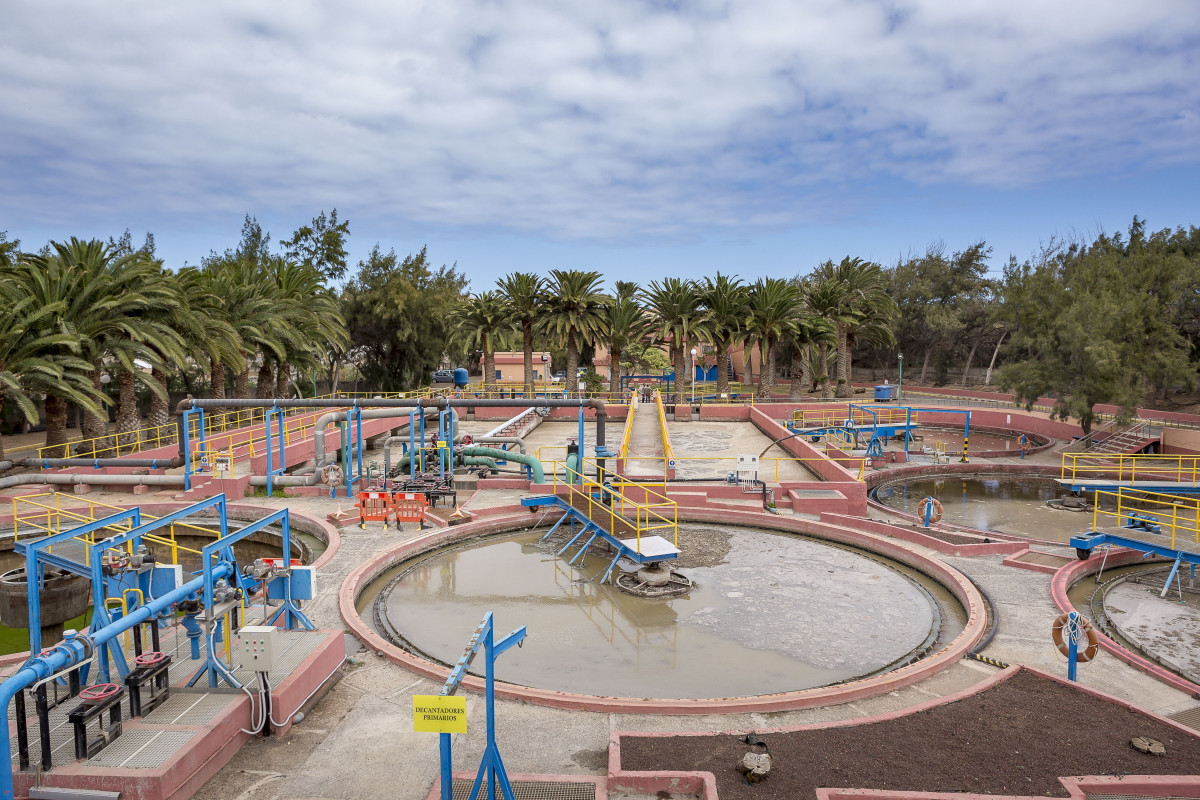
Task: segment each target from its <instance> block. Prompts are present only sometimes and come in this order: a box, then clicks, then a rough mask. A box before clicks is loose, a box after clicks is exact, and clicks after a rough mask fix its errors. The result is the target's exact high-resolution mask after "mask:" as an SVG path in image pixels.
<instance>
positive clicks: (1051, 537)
mask: <svg viewBox="0 0 1200 800" xmlns="http://www.w3.org/2000/svg"><path fill="white" fill-rule="evenodd" d="M871 497H872V498H873V499H875V500H876V501H878V502H879V503H881V504H883V505H885V506H887V507H888V508H891V509H895V510H896V511H902V512H904V513H907V514H912V515H914V516H917V515H919V514H920V513H921V503H922V502H924V500H925V498H926V497H933V498H936V499H937V500H938V501H939V502H940V503H941V504H942V508H943V516H942V522H943V523H945V524H950V525H961V526H963V527H967V528H975V529H977V530H983V531H995V532H996V533H1003V534H1008V535H1010V536H1028V537H1031V538H1034V539H1039V540H1045V541H1054V542H1064V543H1065V542H1068V541H1070V539H1071V537H1072V536H1078V535H1080V534H1081V533H1083V532H1084V531H1085V530H1087V529H1088V527H1090V525H1091V522H1092V516H1091V509H1092V502H1093V500H1092V498H1091V496H1088V497H1087V498H1085V499H1082V500H1080V499H1078V498H1074V497H1073V496H1072V495H1071V493H1070V491H1068V490H1066V489H1063V488H1062V487H1061V486H1059V485H1058V484H1057V483H1055V482H1054V481H1053V480H1052V479H1050V478H1039V477H1026V476H1016V475H1001V476H996V477H988V476H980V475H969V474H963V475H948V476H945V477H932V478H927V477H922V478H916V479H912V480H903V479H896V480H893V481H888V482H886V483H884V484H883V485H881V486H878V487H877V488H875V489H872V490H871Z"/></svg>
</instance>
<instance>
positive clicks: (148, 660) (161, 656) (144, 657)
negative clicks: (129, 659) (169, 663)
mask: <svg viewBox="0 0 1200 800" xmlns="http://www.w3.org/2000/svg"><path fill="white" fill-rule="evenodd" d="M166 658H167V654H166V653H160V652H158V651H157V650H151V651H150V652H148V653H142V654H141V655H140V656H138V657H137V658H135V659H133V663H135V664H137V665H138V666H139V667H153V666H155V665H156V664H161V663H162V662H163V661H165V660H166Z"/></svg>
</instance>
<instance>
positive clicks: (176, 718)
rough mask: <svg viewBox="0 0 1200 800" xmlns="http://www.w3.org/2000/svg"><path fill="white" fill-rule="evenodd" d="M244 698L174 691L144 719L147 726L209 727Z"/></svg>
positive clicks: (237, 695) (233, 695) (236, 695)
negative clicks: (215, 719)
mask: <svg viewBox="0 0 1200 800" xmlns="http://www.w3.org/2000/svg"><path fill="white" fill-rule="evenodd" d="M241 697H244V695H242V694H241V693H240V692H239V693H237V694H210V693H208V692H187V691H183V690H181V689H174V690H172V692H171V696H170V697H168V698H167V699H166V700H165V701H164V702H163V704H162V705H161V706H159V707H158V708H156V709H154V710H153V711H152V712H150V714H148V715H147V716H145V717H143V718H142V720H141V721H142V722H144V723H145V724H147V725H207V724H208V723H210V722H212V720H213V718H214V717H216V716H217V715H218V714H220V713H221V712H222V711H224V710H225V709H226V708H229V706H230V705H232V704H233V703H236V702H237V701H238V699H239V698H241Z"/></svg>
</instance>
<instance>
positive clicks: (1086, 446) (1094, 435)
mask: <svg viewBox="0 0 1200 800" xmlns="http://www.w3.org/2000/svg"><path fill="white" fill-rule="evenodd" d="M1160 436H1162V427H1161V426H1159V425H1154V424H1153V423H1151V422H1149V421H1148V420H1138V421H1136V422H1131V423H1125V424H1118V423H1117V422H1116V421H1113V422H1110V423H1108V424H1107V425H1104V426H1103V427H1100V428H1097V429H1096V430H1094V431H1092V432H1091V433H1089V434H1088V435H1087V436H1085V437H1083V438H1082V439H1079V440H1078V441H1075V442H1072V443H1071V444H1070V445H1068V446H1067V447H1065V448H1063V452H1064V453H1087V454H1088V455H1101V454H1104V453H1136V452H1138V451H1140V450H1141V449H1142V448H1144V447H1145V446H1146V445H1148V444H1151V443H1152V442H1154V441H1155V440H1156V439H1158V438H1159V437H1160Z"/></svg>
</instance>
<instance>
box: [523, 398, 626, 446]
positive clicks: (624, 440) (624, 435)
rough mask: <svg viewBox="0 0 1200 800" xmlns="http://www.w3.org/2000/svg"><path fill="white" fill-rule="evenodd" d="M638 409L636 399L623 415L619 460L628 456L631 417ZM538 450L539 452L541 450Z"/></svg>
mask: <svg viewBox="0 0 1200 800" xmlns="http://www.w3.org/2000/svg"><path fill="white" fill-rule="evenodd" d="M640 407H641V403H640V401H639V400H638V399H637V398H636V397H635V398H633V399H632V400H630V401H629V413H628V414H626V415H625V430H624V431H622V432H621V446H620V447H619V448H617V456H618V457H619V458H626V457H628V456H629V439H630V438H631V437H632V436H633V415H634V414H636V413H637V410H638V408H640ZM538 449H539V450H540V449H541V448H538ZM539 458H541V456H539Z"/></svg>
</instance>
